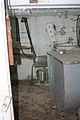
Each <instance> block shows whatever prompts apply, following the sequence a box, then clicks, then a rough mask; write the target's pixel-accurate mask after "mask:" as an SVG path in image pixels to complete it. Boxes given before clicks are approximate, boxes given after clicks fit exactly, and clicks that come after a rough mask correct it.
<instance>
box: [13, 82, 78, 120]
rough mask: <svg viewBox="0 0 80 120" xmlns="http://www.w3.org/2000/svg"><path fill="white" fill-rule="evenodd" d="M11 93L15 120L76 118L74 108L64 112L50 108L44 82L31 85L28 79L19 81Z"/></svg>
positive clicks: (47, 87)
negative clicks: (12, 94)
mask: <svg viewBox="0 0 80 120" xmlns="http://www.w3.org/2000/svg"><path fill="white" fill-rule="evenodd" d="M13 93H15V95H14V110H15V113H16V114H15V116H17V117H16V120H78V114H77V111H76V110H75V111H69V112H66V113H64V112H57V111H55V109H52V98H51V94H50V90H49V86H48V85H46V84H41V85H34V86H31V84H30V82H29V81H19V82H18V86H16V84H15V85H14V90H13ZM18 113H19V114H18ZM18 117H19V118H18Z"/></svg>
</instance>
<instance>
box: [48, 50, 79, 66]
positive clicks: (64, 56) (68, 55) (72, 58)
mask: <svg viewBox="0 0 80 120" xmlns="http://www.w3.org/2000/svg"><path fill="white" fill-rule="evenodd" d="M47 54H48V55H50V56H53V57H54V58H55V59H57V60H58V61H60V62H61V63H63V64H78V63H80V48H72V49H71V50H59V51H50V52H48V53H47Z"/></svg>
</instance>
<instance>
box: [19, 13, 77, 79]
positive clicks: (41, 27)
mask: <svg viewBox="0 0 80 120" xmlns="http://www.w3.org/2000/svg"><path fill="white" fill-rule="evenodd" d="M72 18H73V19H75V18H76V16H74V15H69V16H67V17H65V16H64V15H62V16H61V14H60V15H58V16H33V17H29V19H28V22H29V28H30V34H31V37H32V42H33V45H34V48H35V52H36V54H37V56H39V55H45V54H46V53H47V52H48V51H50V50H52V47H53V41H57V42H58V43H66V42H68V41H69V37H71V38H72V39H73V42H76V41H77V40H76V21H72ZM49 25H50V26H53V25H55V26H56V31H57V33H56V36H55V33H54V31H53V36H52V37H51V36H50V31H49V29H48V28H47V27H49ZM19 28H20V38H21V44H22V45H25V46H29V45H30V44H29V40H28V36H27V33H26V29H25V26H24V23H21V19H20V18H19ZM61 28H63V29H64V31H65V34H64V35H61V34H60V30H61ZM52 29H53V27H52ZM25 52H27V53H30V50H27V51H25ZM21 61H22V64H21V65H18V79H19V80H22V79H29V76H30V75H31V66H32V64H33V61H31V60H29V59H21ZM34 76H35V74H34Z"/></svg>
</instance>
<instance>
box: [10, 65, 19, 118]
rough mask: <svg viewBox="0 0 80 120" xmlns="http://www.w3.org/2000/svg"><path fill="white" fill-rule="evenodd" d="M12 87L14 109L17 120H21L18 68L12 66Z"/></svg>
mask: <svg viewBox="0 0 80 120" xmlns="http://www.w3.org/2000/svg"><path fill="white" fill-rule="evenodd" d="M10 75H11V87H12V95H13V107H14V117H15V120H19V100H18V98H19V95H18V75H17V66H10Z"/></svg>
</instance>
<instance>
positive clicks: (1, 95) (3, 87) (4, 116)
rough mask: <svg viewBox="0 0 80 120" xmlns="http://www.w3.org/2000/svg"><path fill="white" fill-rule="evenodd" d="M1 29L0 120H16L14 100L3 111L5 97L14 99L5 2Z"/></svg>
mask: <svg viewBox="0 0 80 120" xmlns="http://www.w3.org/2000/svg"><path fill="white" fill-rule="evenodd" d="M0 28H1V29H0V38H1V39H0V120H14V116H13V106H12V100H11V103H10V105H9V108H8V110H7V112H2V111H1V109H2V105H3V102H4V99H5V97H6V96H10V97H12V93H11V83H10V72H9V62H8V50H7V37H6V24H5V9H4V1H3V0H1V1H0Z"/></svg>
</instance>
